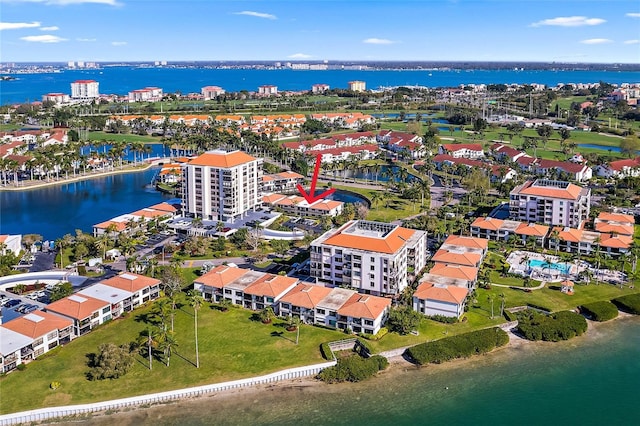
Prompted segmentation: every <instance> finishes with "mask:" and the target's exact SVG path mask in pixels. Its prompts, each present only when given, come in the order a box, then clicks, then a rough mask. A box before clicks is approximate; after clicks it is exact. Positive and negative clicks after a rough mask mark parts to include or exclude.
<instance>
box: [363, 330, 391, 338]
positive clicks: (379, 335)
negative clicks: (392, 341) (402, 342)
mask: <svg viewBox="0 0 640 426" xmlns="http://www.w3.org/2000/svg"><path fill="white" fill-rule="evenodd" d="M387 333H389V330H388V329H387V327H381V328H380V331H378V332H377V333H376V334H366V333H360V334H359V336H360V337H362V338H363V339H367V340H380V339H382V338H383V337H384V336H386V335H387Z"/></svg>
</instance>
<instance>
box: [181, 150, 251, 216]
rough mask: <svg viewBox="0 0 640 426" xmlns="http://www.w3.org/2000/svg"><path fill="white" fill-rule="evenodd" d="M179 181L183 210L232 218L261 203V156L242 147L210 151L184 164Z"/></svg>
mask: <svg viewBox="0 0 640 426" xmlns="http://www.w3.org/2000/svg"><path fill="white" fill-rule="evenodd" d="M182 182H183V185H182V209H183V211H184V213H185V214H188V215H191V216H194V217H200V218H202V219H205V220H220V221H233V220H234V219H237V218H240V217H243V216H244V214H245V213H246V212H247V211H249V210H253V209H256V208H258V207H260V205H261V204H262V198H261V195H260V185H261V182H262V159H258V158H254V157H252V156H250V155H249V154H246V153H244V152H242V151H232V152H225V151H209V152H206V153H204V154H202V155H200V156H199V157H197V158H194V159H193V160H191V161H189V162H188V163H186V164H185V166H184V167H183V169H182Z"/></svg>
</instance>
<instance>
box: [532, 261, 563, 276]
mask: <svg viewBox="0 0 640 426" xmlns="http://www.w3.org/2000/svg"><path fill="white" fill-rule="evenodd" d="M529 267H530V268H542V269H555V270H556V271H560V272H562V273H563V274H565V275H567V274H569V270H570V269H571V265H568V264H566V263H547V262H545V261H544V260H539V259H530V260H529Z"/></svg>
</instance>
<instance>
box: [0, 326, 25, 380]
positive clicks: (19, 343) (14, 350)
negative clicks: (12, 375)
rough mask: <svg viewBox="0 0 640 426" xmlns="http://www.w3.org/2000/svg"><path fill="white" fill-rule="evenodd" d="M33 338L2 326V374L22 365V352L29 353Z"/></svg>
mask: <svg viewBox="0 0 640 426" xmlns="http://www.w3.org/2000/svg"><path fill="white" fill-rule="evenodd" d="M32 343H33V339H32V338H31V337H27V336H25V335H23V334H20V333H16V332H15V331H13V330H9V329H8V328H5V327H4V326H0V368H1V369H0V372H2V373H7V372H9V371H11V370H13V369H15V368H16V367H17V366H18V365H20V364H22V351H23V350H26V351H28V350H29V349H28V348H29V347H30V346H31V344H32Z"/></svg>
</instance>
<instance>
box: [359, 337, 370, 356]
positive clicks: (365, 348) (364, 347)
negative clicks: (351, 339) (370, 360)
mask: <svg viewBox="0 0 640 426" xmlns="http://www.w3.org/2000/svg"><path fill="white" fill-rule="evenodd" d="M354 350H355V351H356V352H358V353H359V354H361V355H365V354H366V355H369V354H372V353H373V351H372V350H371V346H369V343H367V341H366V340H363V339H358V340H356V345H355V347H354Z"/></svg>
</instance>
